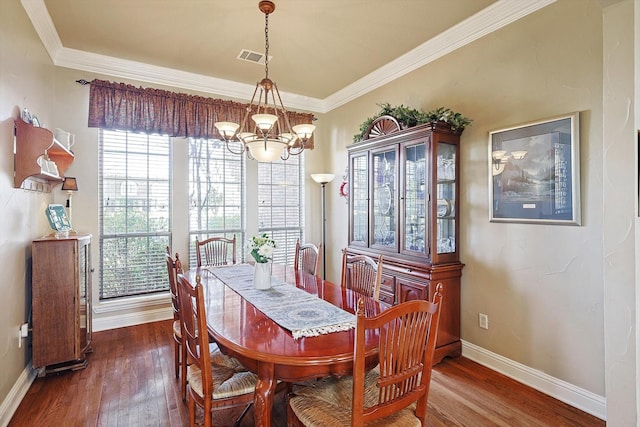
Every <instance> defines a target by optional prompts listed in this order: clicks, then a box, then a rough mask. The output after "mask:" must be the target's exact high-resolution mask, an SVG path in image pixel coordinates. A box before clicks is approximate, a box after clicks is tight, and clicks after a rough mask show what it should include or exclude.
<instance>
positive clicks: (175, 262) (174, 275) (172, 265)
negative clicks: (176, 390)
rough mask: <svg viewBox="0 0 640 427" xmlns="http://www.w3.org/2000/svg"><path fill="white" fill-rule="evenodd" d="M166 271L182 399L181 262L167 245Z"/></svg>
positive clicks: (184, 368) (184, 355)
mask: <svg viewBox="0 0 640 427" xmlns="http://www.w3.org/2000/svg"><path fill="white" fill-rule="evenodd" d="M166 258H167V272H168V274H169V292H170V293H171V307H172V308H173V325H172V326H173V328H172V329H173V341H174V352H173V354H174V369H175V374H176V378H180V381H181V384H180V385H181V387H180V389H181V391H182V400H185V399H186V397H187V365H186V364H185V363H184V362H185V361H186V360H187V349H186V347H185V346H184V345H182V332H181V326H180V303H179V301H178V282H177V280H178V274H182V273H183V271H182V262H181V261H180V255H178V253H177V252H176V255H175V258H173V257H172V256H171V250H170V249H169V246H167V255H166Z"/></svg>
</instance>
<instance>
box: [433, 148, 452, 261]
mask: <svg viewBox="0 0 640 427" xmlns="http://www.w3.org/2000/svg"><path fill="white" fill-rule="evenodd" d="M437 168H438V171H437V177H438V185H437V189H436V191H437V195H436V196H437V198H436V203H437V205H436V217H437V227H438V230H437V235H436V245H437V248H436V249H437V251H438V253H439V254H443V253H452V252H455V251H456V217H455V215H456V209H455V206H454V201H455V199H456V194H455V191H456V146H455V145H451V144H445V143H442V142H441V143H438V161H437Z"/></svg>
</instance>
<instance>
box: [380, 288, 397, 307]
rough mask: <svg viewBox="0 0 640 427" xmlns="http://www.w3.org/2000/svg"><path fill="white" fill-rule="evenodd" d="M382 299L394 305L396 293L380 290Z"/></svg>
mask: <svg viewBox="0 0 640 427" xmlns="http://www.w3.org/2000/svg"><path fill="white" fill-rule="evenodd" d="M380 301H382V302H384V303H387V304H389V305H393V304H395V296H394V294H390V293H387V292H385V291H383V290H380Z"/></svg>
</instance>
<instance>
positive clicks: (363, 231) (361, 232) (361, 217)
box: [350, 155, 369, 245]
mask: <svg viewBox="0 0 640 427" xmlns="http://www.w3.org/2000/svg"><path fill="white" fill-rule="evenodd" d="M351 174H352V176H351V183H350V186H351V189H350V190H351V201H352V203H353V210H352V215H353V218H351V224H352V225H353V228H352V233H353V235H352V236H351V241H352V242H358V243H361V244H364V245H366V244H367V240H368V239H367V228H368V221H367V219H368V217H369V197H368V189H367V156H366V155H361V156H358V157H353V158H352V159H351Z"/></svg>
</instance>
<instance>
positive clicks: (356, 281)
mask: <svg viewBox="0 0 640 427" xmlns="http://www.w3.org/2000/svg"><path fill="white" fill-rule="evenodd" d="M381 282H382V255H380V256H379V257H378V261H377V262H376V261H374V260H373V258H371V257H369V256H366V255H349V254H348V253H347V250H346V249H343V250H342V278H341V281H340V284H341V285H342V287H344V288H348V289H352V290H354V291H356V292H358V293H361V294H364V295H367V296H370V297H373V298H374V299H375V300H376V301H377V300H378V299H379V298H380V284H381Z"/></svg>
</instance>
